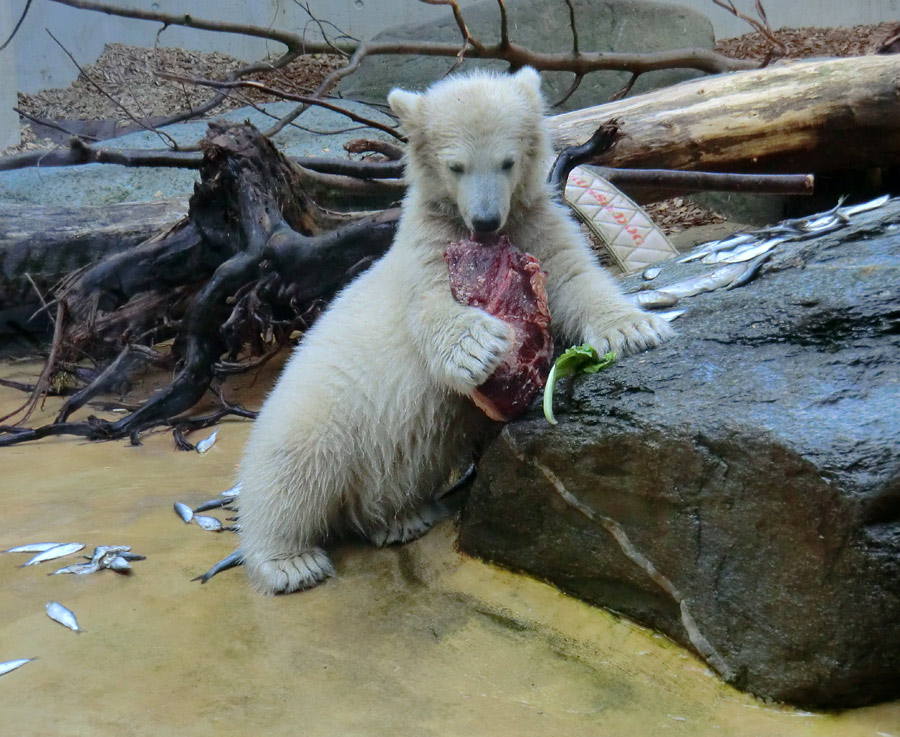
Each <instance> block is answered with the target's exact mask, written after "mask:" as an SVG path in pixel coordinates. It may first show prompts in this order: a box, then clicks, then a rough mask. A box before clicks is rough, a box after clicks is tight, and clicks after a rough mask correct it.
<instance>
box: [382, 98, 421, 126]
mask: <svg viewBox="0 0 900 737" xmlns="http://www.w3.org/2000/svg"><path fill="white" fill-rule="evenodd" d="M387 101H388V105H390V106H391V110H393V111H394V114H395V115H396V116H397V117H398V118H400V125H402V126H403V130H405V131H406V132H407V133H411V132H412V131H413V130H414V129H415V128H417V127H418V124H419V111H420V109H421V107H422V95H420V94H417V93H415V92H407V91H406V90H399V89H398V90H391V93H390V94H389V95H388V97H387Z"/></svg>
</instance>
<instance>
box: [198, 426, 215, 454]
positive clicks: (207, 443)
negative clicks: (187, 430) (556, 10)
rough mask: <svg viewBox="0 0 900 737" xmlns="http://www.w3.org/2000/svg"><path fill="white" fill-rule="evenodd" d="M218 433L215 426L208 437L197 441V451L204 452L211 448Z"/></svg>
mask: <svg viewBox="0 0 900 737" xmlns="http://www.w3.org/2000/svg"><path fill="white" fill-rule="evenodd" d="M218 434H219V428H216V429H215V430H213V431H212V435H210V436H209V437H208V438H203V440H201V441H200V442H199V443H197V452H198V453H205V452H206V451H208V450H209V449H210V448H212V447H213V446H214V445H215V444H216V435H218Z"/></svg>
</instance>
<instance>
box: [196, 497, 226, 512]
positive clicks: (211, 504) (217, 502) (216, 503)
mask: <svg viewBox="0 0 900 737" xmlns="http://www.w3.org/2000/svg"><path fill="white" fill-rule="evenodd" d="M230 503H231V498H230V497H227V496H220V497H218V498H216V499H210V500H209V501H208V502H203V503H202V504H198V505H197V506H196V507H194V514H198V513H199V512H208V511H209V510H210V509H219V508H220V507H225V506H227V505H229V504H230Z"/></svg>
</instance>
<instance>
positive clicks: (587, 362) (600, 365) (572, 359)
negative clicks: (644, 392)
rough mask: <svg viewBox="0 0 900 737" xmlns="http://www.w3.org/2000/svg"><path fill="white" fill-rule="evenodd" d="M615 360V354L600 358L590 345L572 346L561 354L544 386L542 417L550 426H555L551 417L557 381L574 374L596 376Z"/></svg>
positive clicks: (554, 421) (553, 418)
mask: <svg viewBox="0 0 900 737" xmlns="http://www.w3.org/2000/svg"><path fill="white" fill-rule="evenodd" d="M615 360H616V354H615V353H612V352H610V353H607V354H606V355H605V356H603V357H602V358H601V357H600V355H599V354H598V353H597V351H596V349H595V348H594V347H593V346H590V345H587V344H585V345H573V346H572V347H571V348H569V350H567V351H566V352H565V353H563V354H562V355H561V356H560V357H559V358H557V359H556V362H555V363H554V364H553V366H552V367H551V368H550V374H549V375H548V376H547V384H546V385H545V386H544V417H546V418H547V422H549V423H550V424H551V425H556V424H557V421H556V418H555V417H554V416H553V390H554V389H555V388H556V382H557V380H558V379H565V378H566V377H567V376H574V375H575V374H596V373H597V372H598V371H602V370H603V369H605V368H608V367H609V366H612V365H613V363H614V362H615Z"/></svg>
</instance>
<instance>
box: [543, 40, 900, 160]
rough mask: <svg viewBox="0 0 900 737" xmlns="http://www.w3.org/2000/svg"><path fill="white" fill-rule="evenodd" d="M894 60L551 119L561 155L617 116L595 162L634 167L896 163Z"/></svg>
mask: <svg viewBox="0 0 900 737" xmlns="http://www.w3.org/2000/svg"><path fill="white" fill-rule="evenodd" d="M898 80H900V56H879V55H876V56H862V57H853V58H849V59H827V60H824V61H823V60H818V61H808V62H790V63H783V64H778V65H776V66H771V67H766V68H765V69H759V70H755V71H749V72H735V73H732V74H720V75H717V76H714V77H703V78H701V79H696V80H692V81H689V82H682V83H681V84H677V85H673V86H672V87H668V88H666V89H662V90H656V91H655V92H652V93H647V94H643V95H638V96H636V97H631V98H628V99H625V100H620V101H618V102H611V103H608V104H605V105H599V106H597V107H591V108H586V109H584V110H576V111H574V112H571V113H565V114H563V115H556V116H554V117H553V118H551V121H550V125H551V128H552V131H553V137H554V147H555V148H556V149H557V150H560V149H563V148H567V147H568V146H573V145H577V144H579V143H581V142H582V141H586V140H587V139H588V138H590V136H591V135H592V134H593V132H594V131H595V130H596V129H597V126H598V125H599V123H601V122H603V121H606V120H609V119H611V118H615V119H616V120H617V121H618V123H619V131H620V133H621V134H622V135H621V138H620V140H619V141H618V143H617V144H616V146H615V147H614V148H613V149H611V150H609V151H607V152H605V153H603V154H601V155H599V156H597V157H596V158H595V159H594V161H593V162H592V163H595V164H599V165H601V166H612V167H625V168H634V169H650V168H659V169H685V170H698V171H719V172H723V171H731V172H761V171H768V172H789V171H792V172H827V171H834V170H839V169H865V168H870V167H884V166H889V165H897V164H898V163H900V136H898V135H897V121H898V120H900V82H898Z"/></svg>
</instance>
